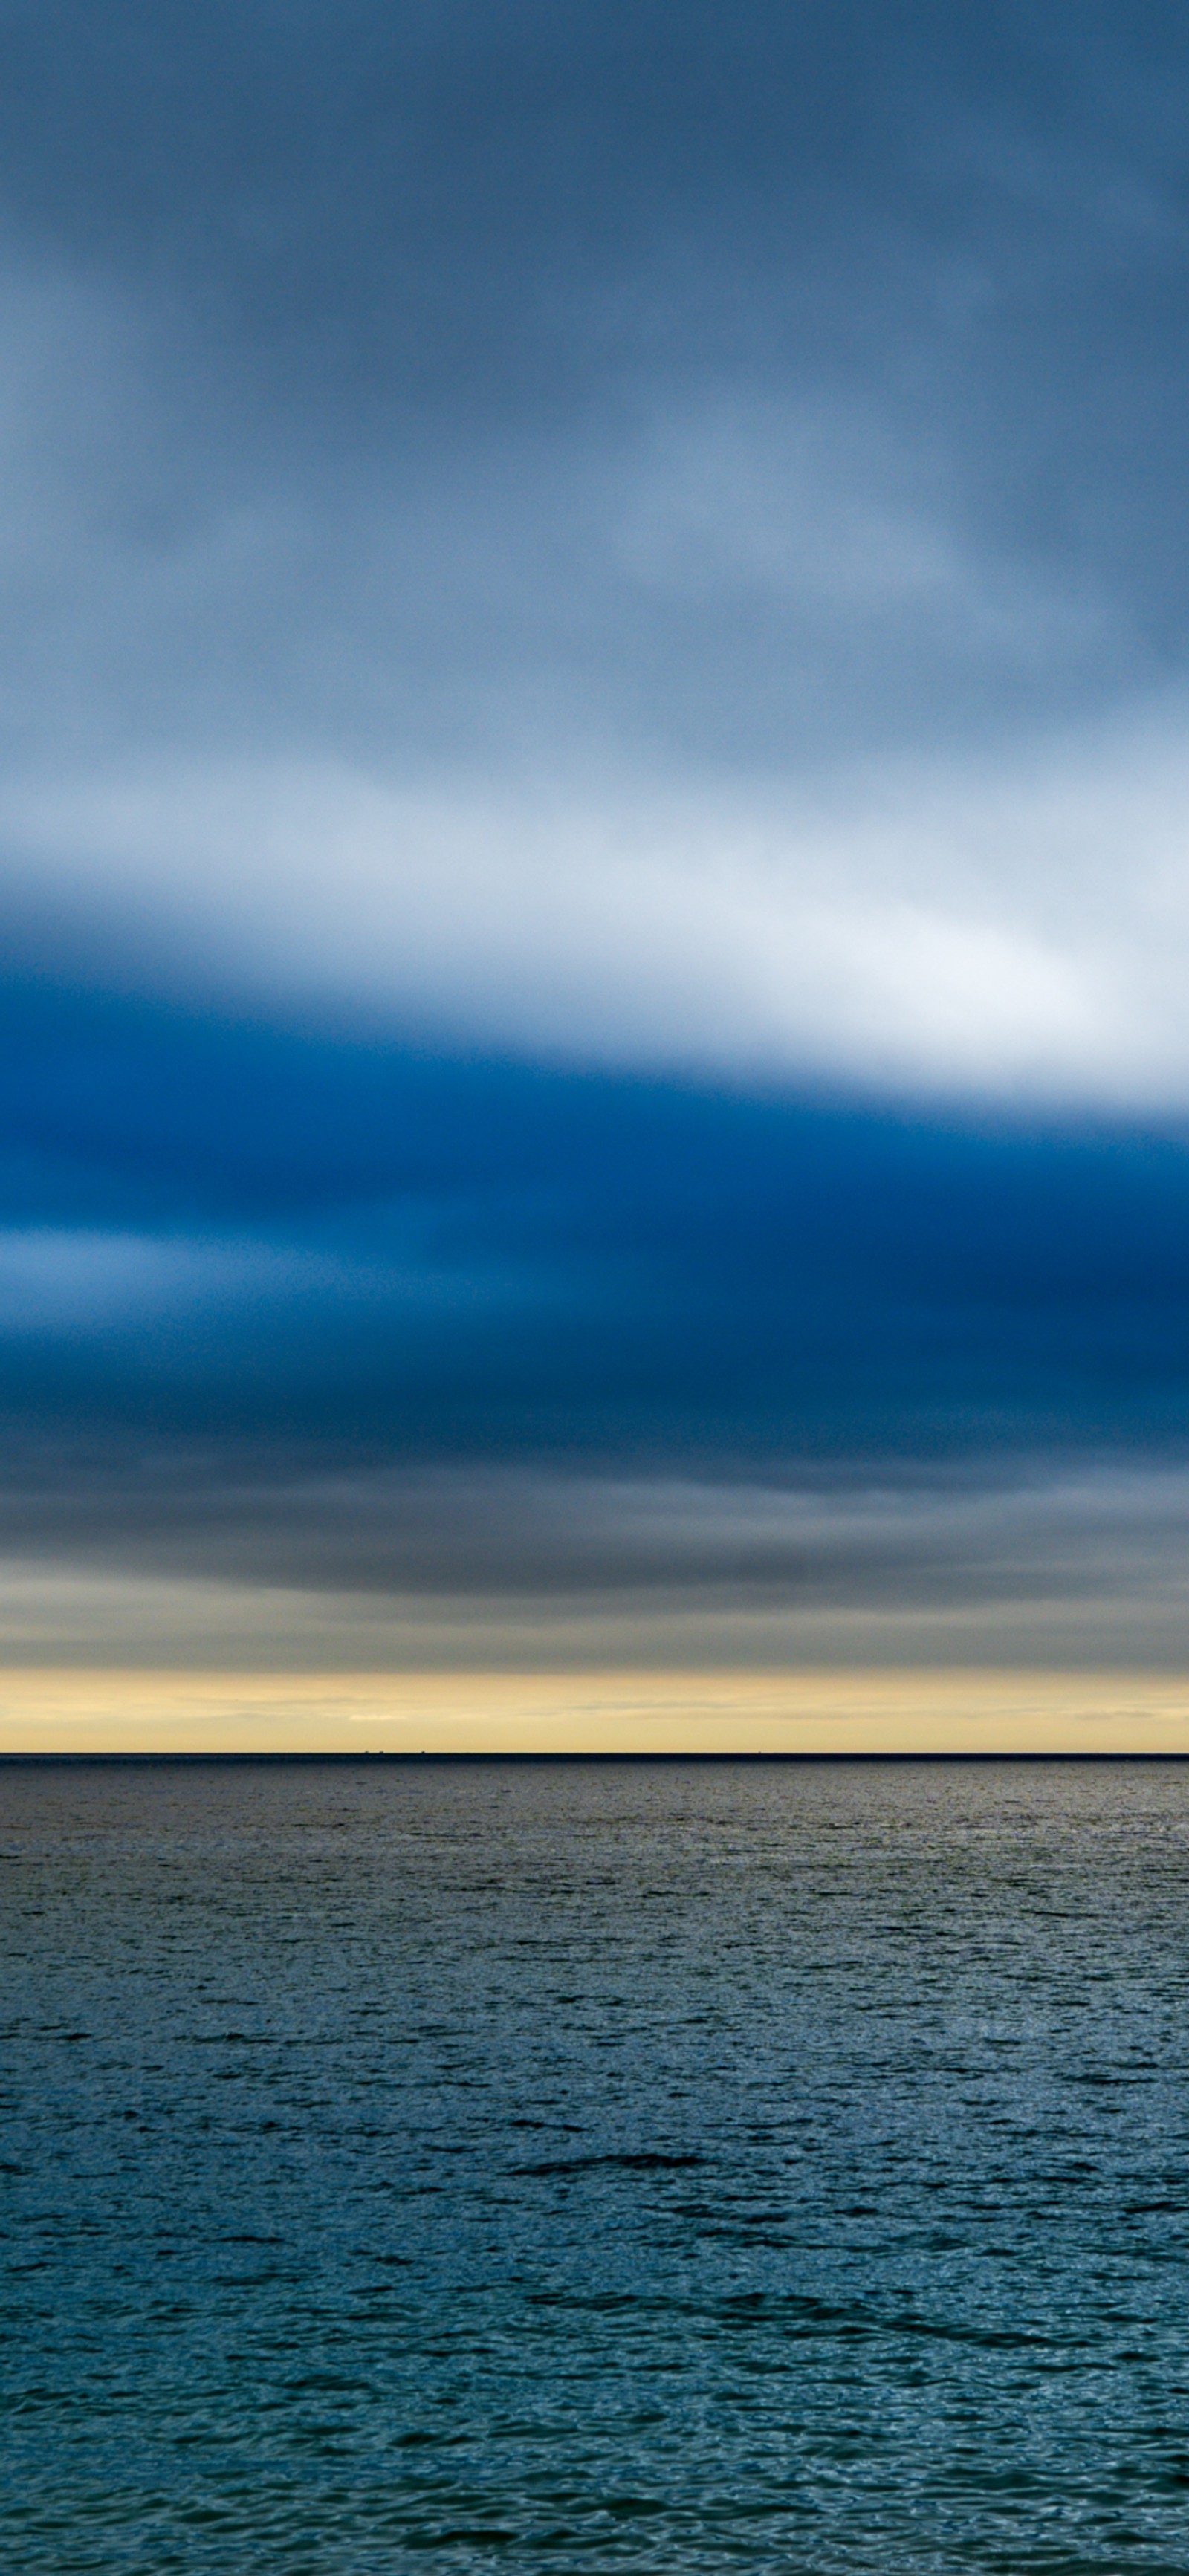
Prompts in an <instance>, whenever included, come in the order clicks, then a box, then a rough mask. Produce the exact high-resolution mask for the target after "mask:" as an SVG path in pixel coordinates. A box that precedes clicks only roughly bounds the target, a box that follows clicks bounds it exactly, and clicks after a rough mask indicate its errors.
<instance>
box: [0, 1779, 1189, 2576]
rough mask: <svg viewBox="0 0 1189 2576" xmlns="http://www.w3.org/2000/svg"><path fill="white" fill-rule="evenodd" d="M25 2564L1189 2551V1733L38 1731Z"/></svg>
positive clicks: (18, 2334)
mask: <svg viewBox="0 0 1189 2576" xmlns="http://www.w3.org/2000/svg"><path fill="white" fill-rule="evenodd" d="M0 1901H2V1904H3V1957H4V1970H3V1993H2V1996H0V2013H2V2021H3V2031H4V2044H3V2052H2V2073H3V2122H2V2135H0V2186H2V2200H0V2207H2V2210H3V2240H2V2245H0V2253H2V2255H3V2266H4V2286H3V2294H2V2296H3V2348H4V2364H3V2375H4V2436H3V2439H4V2449H5V2474H4V2487H3V2501H2V2503H0V2565H2V2566H3V2568H4V2569H5V2570H11V2571H13V2576H84V2571H85V2572H86V2576H100V2571H102V2576H171V2571H174V2570H176V2571H179V2576H182V2572H183V2571H184V2576H191V2571H193V2576H200V2571H201V2576H208V2571H209V2576H214V2571H216V2570H217V2571H219V2576H265V2571H268V2576H273V2571H284V2576H297V2571H302V2576H381V2571H384V2576H388V2571H396V2570H406V2569H408V2570H418V2571H423V2570H424V2571H428V2570H431V2569H432V2570H439V2569H440V2570H441V2571H442V2576H469V2571H472V2570H475V2571H477V2570H485V2571H486V2570H488V2569H490V2568H491V2567H493V2566H495V2565H499V2564H503V2565H504V2566H506V2567H508V2568H509V2569H512V2568H515V2569H517V2570H519V2569H521V2568H527V2569H539V2570H541V2571H548V2576H571V2571H573V2576H578V2571H583V2576H604V2571H606V2576H613V2571H615V2576H618V2571H625V2576H626V2571H632V2576H637V2571H638V2572H639V2576H644V2571H648V2576H686V2571H690V2576H694V2571H696V2576H710V2571H720V2570H721V2571H748V2576H753V2572H755V2576H758V2571H771V2576H794V2571H795V2576H800V2572H801V2571H805V2576H843V2571H845V2576H902V2571H903V2576H908V2571H912V2576H927V2572H928V2576H933V2571H936V2572H937V2576H956V2571H959V2570H966V2569H971V2570H974V2569H978V2570H983V2569H995V2570H998V2571H1001V2572H1002V2576H1024V2571H1031V2570H1037V2571H1040V2570H1044V2571H1046V2576H1057V2571H1061V2576H1065V2571H1074V2570H1079V2571H1080V2570H1087V2569H1100V2570H1104V2571H1106V2570H1110V2571H1111V2576H1121V2571H1124V2570H1126V2571H1131V2570H1141V2569H1143V2570H1153V2571H1154V2570H1167V2571H1171V2570H1174V2569H1175V2570H1178V2571H1181V2570H1187V2569H1189V2236H1187V2221H1189V2083H1187V2071H1189V2069H1187V2061H1189V1765H1182V1764H1179V1763H1159V1762H1134V1763H1130V1762H1112V1761H1087V1762H1069V1763H1064V1762H1013V1761H1002V1762H952V1763H947V1762H938V1761H922V1762H891V1761H878V1760H871V1761H858V1762H829V1761H811V1762H803V1763H801V1762H782V1761H778V1760H771V1761H764V1760H761V1761H754V1762H743V1761H741V1762H737V1763H736V1762H724V1761H718V1762H715V1761H710V1762H699V1761H688V1762H686V1761H648V1760H644V1761H640V1762H627V1761H623V1762H621V1761H607V1762H597V1761H582V1760H576V1761H531V1760H507V1761H467V1760H433V1759H430V1760H422V1761H415V1760H401V1759H392V1758H386V1759H360V1760H359V1761H352V1762H348V1763H343V1762H337V1761H334V1760H327V1761H325V1762H319V1761H293V1762H284V1761H280V1762H265V1761H250V1760H245V1761H239V1762H219V1761H216V1760H211V1761H192V1762H167V1761H161V1762H121V1761H113V1762H109V1763H104V1762H94V1763H88V1762H77V1763H75V1762H61V1763H52V1762H51V1763H44V1764H41V1763H35V1762H28V1763H21V1762H9V1763H7V1764H4V1765H2V1766H0Z"/></svg>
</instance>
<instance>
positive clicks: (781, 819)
mask: <svg viewBox="0 0 1189 2576" xmlns="http://www.w3.org/2000/svg"><path fill="white" fill-rule="evenodd" d="M1187 420H1189V24H1187V22H1186V18H1185V13H1184V10H1183V8H1181V7H1178V6H1173V5H1167V6H1166V5H1145V0H1130V5H1128V6H1127V7H1124V6H1122V5H1114V4H1112V5H1095V0H1079V5H1078V7H1077V8H1074V7H1072V6H1070V5H1067V0H1047V5H1044V6H1041V5H1039V0H1037V5H1029V0H1016V5H1008V0H984V5H980V6H979V7H978V8H977V9H976V8H972V7H960V6H955V5H954V0H949V5H947V6H944V7H943V6H941V5H937V6H934V5H932V0H915V5H911V6H909V5H897V0H870V5H867V0H829V5H826V0H820V5H819V0H802V5H790V4H789V0H784V5H781V6H779V7H777V6H775V5H773V6H764V5H759V4H758V0H744V5H741V6H736V7H733V8H730V9H727V8H725V7H723V6H721V5H719V6H715V7H708V6H699V5H697V0H683V5H682V6H681V7H680V8H678V7H676V6H672V5H660V4H659V0H633V5H632V6H631V8H627V7H623V6H620V5H619V0H598V5H595V0H590V5H585V0H575V4H574V5H567V6H564V7H559V6H557V5H552V6H548V7H547V6H544V5H539V6H532V5H514V4H513V5H502V6H501V7H499V8H498V9H497V8H495V7H491V6H486V5H479V0H476V5H470V6H463V5H449V0H441V4H440V5H435V0H421V5H417V6H414V5H400V0H384V5H383V6H381V5H379V0H335V5H334V6H333V8H332V7H331V6H329V5H321V0H311V5H301V0H286V5H285V6H283V7H282V6H280V5H269V4H268V0H186V5H185V6H183V5H181V0H178V4H177V5H170V0H100V5H96V0H87V5H85V6H84V5H82V0H79V4H78V5H70V0H36V5H34V0H29V4H28V5H24V4H23V0H0V460H2V475H0V547H2V548H3V553H4V574H5V578H4V581H3V583H2V585H0V751H2V757H0V906H2V912H3V936H4V940H5V947H6V953H7V957H8V961H9V963H8V972H7V976H6V991H7V1008H6V1012H5V1020H4V1030H3V1036H2V1040H0V1044H2V1053H3V1068H4V1083H3V1127H2V1130H0V1163H2V1168H3V1174H4V1180H5V1188H6V1196H5V1207H4V1212H3V1223H2V1225H0V1333H2V1334H3V1337H4V1349H5V1358H6V1368H5V1389H6V1393H5V1412H6V1428H7V1438H6V1442H5V1460H6V1463H5V1465H4V1468H3V1481H2V1489H0V1544H2V1546H3V1549H4V1551H5V1552H6V1553H5V1570H3V1573H2V1579H0V1649H2V1651H3V1652H4V1653H5V1655H6V1656H7V1658H8V1660H9V1661H15V1662H18V1663H19V1662H35V1661H46V1662H50V1663H52V1662H55V1661H61V1662H67V1661H78V1662H87V1661H88V1660H92V1659H96V1658H97V1659H99V1660H106V1661H112V1662H121V1661H138V1660H140V1661H148V1662H168V1661H170V1660H173V1661H176V1662H178V1663H182V1664H184V1663H187V1662H194V1661H198V1662H208V1663H217V1662H224V1663H235V1662H237V1661H239V1662H248V1663H250V1662H253V1661H263V1662H267V1663H270V1664H275V1665H278V1666H284V1665H289V1666H293V1667H297V1666H302V1665H306V1664H309V1665H312V1666H317V1665H318V1664H319V1662H321V1663H323V1664H326V1665H344V1664H350V1663H352V1662H354V1663H357V1664H360V1665H368V1666H374V1667H379V1666H384V1665H387V1664H392V1665H399V1664H401V1663H404V1664H410V1663H418V1662H427V1663H436V1664H439V1665H441V1664H449V1663H450V1662H451V1661H457V1662H460V1663H472V1664H479V1665H481V1664H482V1663H484V1661H487V1660H490V1661H492V1662H495V1663H504V1664H510V1663H515V1662H517V1661H519V1662H522V1663H533V1662H537V1663H542V1664H548V1663H550V1662H566V1661H570V1662H573V1661H575V1660H577V1661H582V1660H584V1659H585V1660H595V1661H600V1662H615V1661H616V1660H619V1661H625V1660H626V1661H633V1662H641V1663H647V1662H649V1661H652V1662H654V1663H658V1664H659V1663H666V1662H667V1663H673V1662H677V1663H680V1662H682V1661H683V1660H686V1661H689V1662H690V1663H693V1664H727V1663H732V1662H737V1663H744V1664H746V1663H751V1664H762V1663H772V1662H780V1661H783V1660H785V1659H790V1660H792V1661H794V1662H796V1661H798V1660H801V1661H805V1660H812V1661H838V1662H845V1661H847V1660H860V1661H864V1662H866V1661H879V1660H883V1659H887V1660H891V1661H893V1662H896V1663H905V1662H908V1663H911V1662H912V1661H913V1660H914V1659H916V1658H920V1659H922V1660H926V1661H934V1662H936V1661H943V1662H961V1661H963V1660H964V1659H975V1660H983V1661H991V1662H995V1661H1002V1662H1012V1661H1023V1662H1057V1663H1073V1664H1077V1663H1079V1662H1081V1663H1084V1664H1109V1663H1111V1662H1132V1663H1134V1662H1141V1663H1142V1662H1144V1661H1147V1662H1150V1663H1154V1664H1165V1665H1176V1664H1178V1663H1183V1662H1184V1661H1185V1660H1186V1659H1187V1657H1189V1583H1187V1582H1186V1578H1185V1574H1184V1573H1183V1571H1182V1569H1183V1567H1184V1566H1185V1564H1186V1552H1185V1550H1186V1540H1187V1539H1189V1339H1187V1336H1186V1306H1187V1297H1189V1159H1187V1157H1186V1150H1185V1140H1186V1129H1187V1118H1189V1010H1187V1009H1186V1002H1185V995H1186V991H1187V989H1189V835H1187V824H1189V475H1187V474H1186V471H1185V443H1186V422H1187Z"/></svg>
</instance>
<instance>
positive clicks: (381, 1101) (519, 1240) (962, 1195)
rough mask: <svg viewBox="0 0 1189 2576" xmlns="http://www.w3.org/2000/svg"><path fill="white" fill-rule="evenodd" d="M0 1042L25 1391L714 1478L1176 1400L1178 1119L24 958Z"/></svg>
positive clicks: (1187, 1253)
mask: <svg viewBox="0 0 1189 2576" xmlns="http://www.w3.org/2000/svg"><path fill="white" fill-rule="evenodd" d="M3 1073H4V1083H3V1112H2V1115H3V1127H2V1131H0V1154H2V1165H3V1171H4V1175H5V1183H6V1189H5V1199H6V1210H7V1232H6V1235H5V1238H4V1248H3V1257H0V1314H3V1312H4V1299H5V1297H7V1299H8V1317H9V1340H8V1353H7V1357H8V1387H9V1401H10V1405H11V1406H12V1407H13V1408H14V1410H15V1411H16V1412H17V1413H19V1414H21V1415H26V1414H28V1415H30V1416H34V1415H36V1414H38V1413H39V1412H40V1411H41V1410H42V1408H44V1409H45V1410H46V1412H47V1413H48V1414H49V1415H52V1416H55V1417H60V1415H61V1414H62V1413H63V1412H65V1413H71V1414H77V1413H78V1412H79V1411H80V1410H81V1411H82V1412H86V1413H93V1414H94V1416H95V1418H96V1419H101V1418H105V1417H110V1418H119V1419H121V1420H123V1421H125V1422H129V1423H131V1422H134V1421H137V1420H142V1419H143V1420H145V1421H149V1420H156V1421H159V1422H160V1421H164V1420H170V1421H174V1422H176V1423H177V1424H178V1425H179V1426H181V1425H183V1424H186V1425H189V1426H191V1427H193V1426H195V1425H197V1424H201V1423H202V1422H204V1421H207V1422H209V1421H211V1420H218V1421H219V1422H221V1423H222V1424H224V1425H225V1426H226V1427H227V1428H229V1429H230V1428H231V1427H235V1428H236V1429H237V1430H238V1431H240V1432H244V1433H246V1432H249V1431H251V1432H264V1431H266V1430H269V1431H273V1432H279V1431H281V1430H284V1431H286V1432H288V1433H291V1434H293V1435H296V1436H301V1437H310V1438H313V1437H317V1438H320V1439H326V1440H329V1441H332V1442H340V1441H341V1442H343V1443H348V1444H350V1443H359V1442H368V1441H371V1440H384V1441H394V1442H396V1443H397V1444H398V1446H399V1450H400V1454H401V1455H404V1456H410V1455H415V1456H419V1457H433V1456H443V1455H452V1456H460V1457H469V1458H485V1457H491V1456H497V1455H498V1456H511V1455H525V1454H532V1455H542V1456H544V1455H547V1456H551V1457H554V1458H558V1457H561V1456H563V1455H565V1454H567V1452H570V1451H572V1450H574V1449H576V1450H577V1451H578V1452H579V1453H580V1454H581V1455H582V1456H583V1457H585V1458H588V1459H590V1458H596V1457H597V1458H602V1459H605V1460H609V1461H616V1462H621V1463H622V1462H623V1461H625V1460H629V1459H636V1460H642V1459H644V1458H648V1459H649V1460H651V1461H653V1462H654V1463H655V1462H668V1463H672V1462H674V1461H684V1462H686V1463H687V1464H692V1463H694V1462H699V1463H700V1464H701V1465H702V1466H704V1467H710V1468H713V1469H715V1470H718V1469H721V1467H722V1466H723V1465H724V1464H725V1463H727V1462H733V1463H734V1464H736V1465H737V1464H738V1463H739V1462H741V1461H745V1460H751V1461H758V1460H761V1459H762V1460H766V1461H771V1460H773V1459H778V1460H781V1461H784V1462H786V1463H787V1462H790V1461H796V1460H805V1459H812V1458H836V1459H838V1458H845V1457H851V1458H855V1457H858V1458H863V1459H867V1460H871V1459H875V1458H880V1457H884V1458H886V1457H887V1456H889V1455H890V1454H892V1453H896V1454H901V1455H912V1456H917V1457H937V1456H943V1455H947V1454H948V1455H953V1454H955V1453H958V1452H960V1451H962V1450H963V1449H968V1448H969V1447H970V1446H971V1445H972V1444H973V1445H974V1446H975V1447H977V1448H978V1449H980V1450H982V1451H985V1452H993V1451H995V1450H1003V1449H1007V1450H1010V1449H1012V1448H1013V1447H1014V1448H1017V1449H1020V1448H1035V1447H1037V1446H1041V1445H1046V1444H1054V1443H1055V1444H1057V1445H1059V1446H1060V1447H1062V1448H1063V1449H1066V1450H1070V1449H1076V1448H1077V1447H1079V1446H1081V1447H1085V1446H1087V1445H1089V1446H1101V1445H1103V1444H1109V1443H1118V1442H1132V1443H1134V1442H1144V1443H1148V1444H1150V1443H1152V1442H1153V1441H1154V1442H1156V1443H1157V1444H1158V1445H1160V1446H1164V1447H1167V1445H1168V1444H1170V1443H1175V1442H1177V1441H1178V1440H1180V1439H1182V1438H1183V1437H1184V1435H1185V1433H1186V1431H1187V1430H1189V1355H1187V1354H1186V1350H1185V1345H1184V1331H1183V1317H1184V1311H1185V1303H1186V1295H1187V1292H1189V1153H1187V1151H1186V1147H1185V1144H1184V1142H1183V1140H1182V1139H1181V1138H1180V1137H1179V1136H1177V1135H1175V1134H1169V1133H1163V1134H1162V1133H1158V1132H1151V1133H1147V1134H1144V1133H1140V1132H1136V1131H1134V1130H1124V1129H1119V1128H1115V1129H1111V1128H1104V1127H1101V1126H1100V1127H1088V1126H1085V1125H1083V1126H1081V1127H1080V1128H1067V1129H1065V1130H1064V1131H1062V1130H1060V1129H1054V1128H1052V1127H1050V1128H1048V1129H1044V1128H1022V1127H1020V1126H1018V1125H1017V1126H1012V1125H1009V1124H1007V1123H1002V1122H1001V1123H1000V1124H998V1125H984V1126H982V1127H981V1128H979V1127H973V1126H971V1125H969V1124H965V1125H964V1124H962V1123H960V1122H958V1121H951V1122H949V1123H946V1122H939V1121H936V1120H934V1121H932V1122H924V1121H922V1120H921V1119H919V1118H917V1119H913V1118H909V1117H907V1116H892V1115H890V1114H889V1113H888V1112H887V1111H886V1110H879V1109H876V1108H870V1107H866V1108H865V1107H863V1106H862V1105H858V1104H855V1103H853V1102H852V1103H850V1104H838V1103H834V1104H830V1103H828V1102H824V1101H820V1102H816V1103H810V1102H806V1101H805V1100H803V1099H802V1100H792V1101H790V1100H785V1099H780V1098H776V1097H772V1098H768V1099H757V1098H755V1097H748V1096H746V1095H744V1094H740V1095H737V1096H731V1095H726V1094H723V1093H722V1092H721V1091H719V1092H707V1091H698V1090H695V1089H692V1088H680V1087H677V1086H674V1085H671V1084H668V1085H667V1084H662V1083H652V1084H648V1083H643V1082H640V1081H627V1080H622V1079H613V1078H611V1077H606V1076H603V1077H590V1076H588V1077H585V1078H580V1077H578V1076H576V1075H573V1074H564V1073H558V1072H548V1071H543V1070H541V1069H539V1068H537V1069H534V1068H526V1067H524V1066H520V1065H516V1064H514V1063H510V1062H493V1061H490V1060H488V1061H484V1060H481V1059H468V1058H465V1057H461V1056H457V1055H456V1056H453V1057H449V1056H444V1055H436V1056H435V1055H431V1054H427V1053H417V1052H412V1051H410V1050H407V1049H401V1048H398V1047H394V1046H392V1047H382V1046H375V1045H372V1046H367V1045H363V1044H358V1043H356V1044H350V1043H344V1042H340V1043H333V1042H331V1041H329V1040H327V1039H326V1038H324V1037H319V1036H310V1035H307V1036H302V1035H300V1034H294V1033H293V1032H292V1031H285V1030H270V1029H268V1028H266V1027H262V1026H259V1025H257V1026H249V1025H242V1024H241V1025H236V1024H234V1023H231V1022H226V1021H223V1022H221V1021H217V1020H215V1019H214V1018H213V1017H211V1016H208V1015H203V1016H198V1015H193V1014H186V1013H183V1012H180V1011H168V1010H165V1009H162V1008H157V1009H149V1008H148V1007H146V1006H144V1005H142V1004H138V1003H136V1002H129V1001H123V1002H121V1001H118V1000H115V999H112V998H110V997H108V998H102V997H96V996H94V995H85V994H79V993H77V992H75V993H71V992H63V991H58V992H53V991H50V990H47V989H46V988H45V987H44V986H41V987H36V988H32V989H29V990H27V991H26V992H25V993H23V994H21V995H20V996H14V997H13V999H12V1004H11V1008H10V1011H9V1014H8V1018H7V1025H6V1033H5V1044H4V1053H3ZM31 1260H32V1261H34V1265H35V1270H36V1276H37V1277H38V1279H39V1280H40V1282H41V1287H40V1290H39V1292H38V1293H39V1294H40V1296H41V1299H42V1307H43V1315H44V1322H40V1321H39V1318H38V1315H37V1310H36V1304H34V1306H33V1307H32V1308H31V1307H30V1303H29V1297H28V1294H25V1295H24V1296H23V1298H22V1294H21V1292H20V1282H21V1279H22V1277H24V1276H26V1275H27V1274H28V1271H29V1263H30V1261H31ZM22 1262H23V1263H24V1269H23V1270H22ZM105 1263H106V1267H104V1264H105ZM38 1265H39V1266H38ZM80 1265H81V1271H80ZM88 1265H89V1266H88ZM138 1265H139V1266H138ZM72 1276H79V1277H81V1280H82V1286H81V1288H80V1289H79V1292H78V1293H77V1295H72V1292H71V1287H70V1281H71V1278H72ZM88 1280H91V1281H92V1282H94V1283H95V1284H94V1286H93V1287H92V1288H90V1289H89V1288H88V1286H87V1281H88ZM6 1281H7V1283H8V1284H7V1286H6V1285H5V1282H6ZM55 1283H57V1285H56V1286H55Z"/></svg>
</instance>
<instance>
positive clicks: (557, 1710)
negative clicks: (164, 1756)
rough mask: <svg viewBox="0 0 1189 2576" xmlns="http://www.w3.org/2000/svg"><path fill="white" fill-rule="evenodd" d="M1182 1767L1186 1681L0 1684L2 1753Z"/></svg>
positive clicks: (895, 1678) (968, 1674)
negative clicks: (1052, 1761)
mask: <svg viewBox="0 0 1189 2576" xmlns="http://www.w3.org/2000/svg"><path fill="white" fill-rule="evenodd" d="M235 1752H242V1753H356V1754H359V1753H371V1752H389V1753H423V1752H424V1753H1179V1754H1185V1755H1189V1674H1184V1673H1182V1674H1167V1673H1148V1672H1138V1673H1137V1672H1098V1673H1069V1672H1066V1673H1061V1672H1049V1671H1028V1672H1024V1671H998V1672H996V1671H988V1670H985V1669H980V1670H975V1671H957V1670H950V1671H939V1670H936V1669H932V1670H927V1671H921V1672H913V1671H903V1670H899V1671H873V1670H853V1671H838V1670H831V1671H818V1672H788V1671H784V1672H769V1673H762V1672H760V1673H757V1672H754V1671H750V1672H705V1673H689V1672H668V1673H657V1672H623V1671H616V1672H588V1673H574V1672H567V1673H552V1674H550V1673H539V1672H536V1673H520V1674H517V1673H506V1672H501V1673H474V1672H461V1673H441V1672H434V1673H343V1674H326V1673H319V1674H300V1675H294V1674H289V1673H239V1674H235V1673H223V1672H206V1673H204V1672H187V1673H179V1672H144V1671H128V1672H125V1671H114V1670H102V1671H101V1670H90V1671H83V1670H76V1669H62V1668H59V1669H57V1670H47V1669H45V1668H37V1669H32V1668H29V1669H24V1670H19V1671H17V1670H12V1671H8V1672H0V1753H235Z"/></svg>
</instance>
